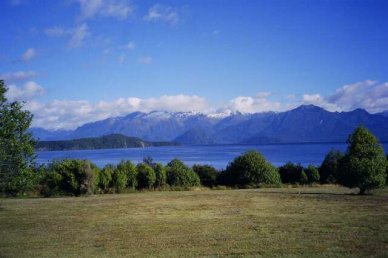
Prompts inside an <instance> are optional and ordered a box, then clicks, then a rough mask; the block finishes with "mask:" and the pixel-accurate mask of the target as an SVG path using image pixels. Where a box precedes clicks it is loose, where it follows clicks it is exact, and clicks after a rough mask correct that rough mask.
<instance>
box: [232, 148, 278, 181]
mask: <svg viewBox="0 0 388 258" xmlns="http://www.w3.org/2000/svg"><path fill="white" fill-rule="evenodd" d="M225 173H227V174H229V175H226V176H225V178H226V179H227V181H229V182H228V183H229V184H231V185H238V186H247V185H255V186H258V185H259V184H269V185H277V184H280V176H279V173H278V171H277V169H276V168H275V167H274V166H272V165H271V164H270V163H269V162H267V161H266V160H265V158H264V157H263V156H262V155H261V154H260V153H258V152H256V151H248V152H245V153H244V154H242V155H241V156H239V157H237V158H235V159H234V160H233V162H231V163H230V164H229V165H228V167H227V168H226V172H225Z"/></svg>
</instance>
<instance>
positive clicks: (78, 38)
mask: <svg viewBox="0 0 388 258" xmlns="http://www.w3.org/2000/svg"><path fill="white" fill-rule="evenodd" d="M44 33H45V34H46V35H47V36H49V37H69V43H68V46H69V48H78V47H81V46H82V45H83V44H84V40H85V39H86V38H87V37H88V36H89V35H90V34H91V33H90V32H89V27H88V25H87V24H86V23H82V24H80V25H78V26H76V27H74V28H70V29H65V28H62V27H57V26H56V27H52V28H47V29H46V30H44ZM109 42H110V40H109V38H103V37H101V36H100V37H97V38H96V39H95V43H96V44H101V45H103V44H105V45H106V44H109Z"/></svg>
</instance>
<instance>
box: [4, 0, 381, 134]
mask: <svg viewBox="0 0 388 258" xmlns="http://www.w3.org/2000/svg"><path fill="white" fill-rule="evenodd" d="M0 8H1V10H2V11H3V12H2V16H1V18H0V24H1V30H2V33H1V35H0V76H1V77H2V78H3V79H5V80H6V82H7V85H8V86H9V88H10V90H9V93H8V97H9V99H11V100H13V99H22V100H26V101H27V104H26V107H27V108H29V109H30V110H31V111H32V112H33V113H34V114H35V118H36V119H35V121H34V125H36V126H44V127H47V128H55V129H58V128H74V127H76V126H78V125H80V124H82V123H83V122H89V121H94V120H98V119H103V118H106V117H109V116H116V115H124V114H126V113H129V112H132V111H135V110H140V111H151V110H154V109H158V110H159V109H160V110H168V111H189V110H196V111H201V112H213V113H214V112H226V111H241V112H262V111H269V110H272V111H283V110H287V109H290V108H293V107H295V106H297V105H300V104H304V103H305V104H310V103H311V104H316V105H319V106H322V107H324V108H326V109H328V110H331V111H349V110H352V109H355V108H364V109H366V110H368V111H370V112H373V113H375V112H380V111H383V110H386V109H388V84H387V82H388V51H387V46H388V15H386V14H387V12H388V1H384V0H380V1H378V0H373V1H372V0H369V1H368V0H363V1H357V0H346V1H344V0H331V1H328V0H326V1H320V0H316V1H311V0H305V1H299V0H283V1H281V0H268V1H261V0H251V1H244V0H238V1H237V0H236V1H232V0H228V1H226V0H219V1H216V0H208V1H205V0H198V1H184V0H179V1H148V0H132V1H126V0H105V1H103V0H57V1H33V0H4V1H1V2H0Z"/></svg>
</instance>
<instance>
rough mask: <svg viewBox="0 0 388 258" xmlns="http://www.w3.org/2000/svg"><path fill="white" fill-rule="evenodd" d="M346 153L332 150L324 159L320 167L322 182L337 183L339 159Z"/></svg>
mask: <svg viewBox="0 0 388 258" xmlns="http://www.w3.org/2000/svg"><path fill="white" fill-rule="evenodd" d="M343 156H344V154H342V152H340V151H336V150H331V151H330V152H329V153H328V154H327V155H326V157H325V159H324V160H323V162H322V164H321V167H320V168H319V176H320V181H321V183H322V184H327V183H336V182H337V174H338V166H339V161H340V160H341V159H342V157H343Z"/></svg>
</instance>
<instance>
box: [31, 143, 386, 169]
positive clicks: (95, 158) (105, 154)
mask: <svg viewBox="0 0 388 258" xmlns="http://www.w3.org/2000/svg"><path fill="white" fill-rule="evenodd" d="M346 146H347V145H346V144H335V143H330V144H329V143H325V144H276V145H205V146H168V147H148V148H129V149H102V150H72V151H40V152H37V162H38V163H40V164H46V163H49V162H51V161H52V160H54V159H65V158H71V159H88V160H91V161H92V162H94V163H95V164H96V165H97V166H99V167H103V166H104V165H106V164H108V163H112V164H117V163H119V162H120V161H121V160H131V161H132V162H134V163H138V162H141V161H142V160H143V157H147V156H150V157H152V158H153V159H154V161H155V162H161V163H163V164H164V165H165V164H167V163H168V162H169V161H170V160H172V159H173V158H178V159H181V160H182V161H184V162H185V163H186V164H187V165H189V166H192V165H193V164H209V165H212V166H214V167H216V168H218V169H223V168H226V166H227V165H228V163H229V162H230V161H232V160H233V159H234V158H235V157H237V156H238V155H240V154H241V153H243V152H245V151H247V150H257V151H259V152H261V153H262V154H263V155H264V156H265V157H266V159H267V160H269V161H270V162H271V163H272V164H273V165H275V166H281V165H283V164H285V163H286V162H288V161H292V162H294V163H301V164H302V165H304V166H306V165H308V164H314V165H320V164H321V163H322V161H323V159H324V158H325V155H326V154H327V153H328V152H329V151H330V150H331V149H336V150H340V151H345V150H346ZM383 146H384V149H385V151H386V152H387V150H388V144H383Z"/></svg>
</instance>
